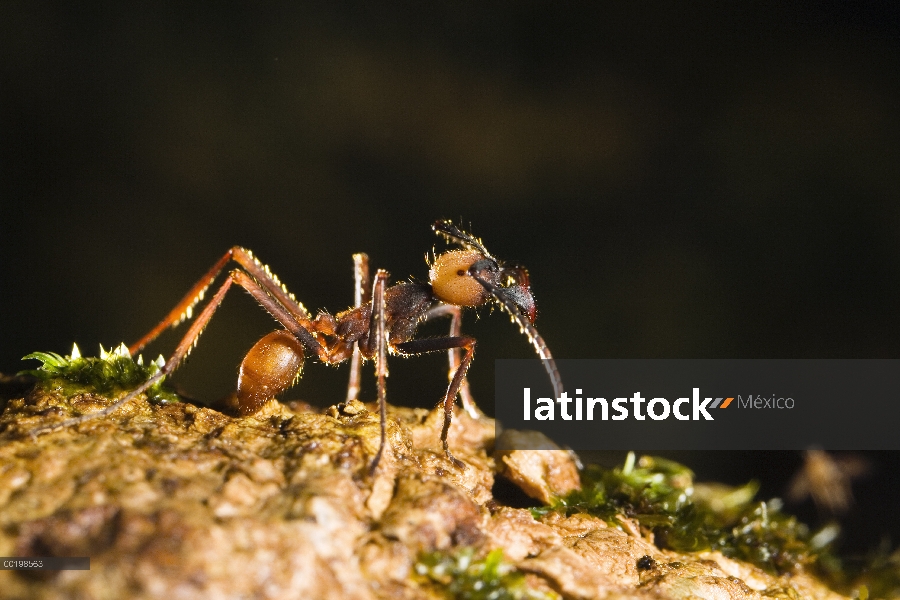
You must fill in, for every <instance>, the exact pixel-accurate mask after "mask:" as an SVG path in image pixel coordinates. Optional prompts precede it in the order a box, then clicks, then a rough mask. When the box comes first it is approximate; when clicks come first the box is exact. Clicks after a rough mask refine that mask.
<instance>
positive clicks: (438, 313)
mask: <svg viewBox="0 0 900 600" xmlns="http://www.w3.org/2000/svg"><path fill="white" fill-rule="evenodd" d="M447 315H449V316H450V334H449V337H459V336H460V334H461V333H462V307H459V306H455V305H453V304H441V305H439V306H435V307H434V308H431V309H429V310H428V312H426V313H425V317H424V320H425V321H428V320H430V319H434V318H437V317H445V316H447ZM459 352H460V350H459V348H451V349H450V350H448V351H447V354H448V355H449V359H450V370H449V371H448V372H447V378H448V379H449V380H451V381H452V380H453V375H454V374H455V373H456V372H457V371H458V370H459V364H460V358H459ZM459 399H460V400H461V401H462V405H463V409H465V411H466V412H467V413H469V416H470V417H472V418H473V419H478V418H479V417H481V413H480V412H479V410H478V407H477V406H475V399H474V398H473V397H472V391H471V390H470V389H469V380H468V379H466V378H465V377H464V378H463V380H462V383H461V384H460V386H459Z"/></svg>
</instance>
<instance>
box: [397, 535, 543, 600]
mask: <svg viewBox="0 0 900 600" xmlns="http://www.w3.org/2000/svg"><path fill="white" fill-rule="evenodd" d="M415 569H416V574H417V575H418V576H419V577H420V578H421V580H422V581H423V582H424V583H430V584H432V585H436V586H438V587H439V588H440V589H441V590H442V591H443V592H444V593H445V595H446V596H447V598H453V599H455V600H552V599H556V598H558V597H559V596H557V595H556V594H554V593H552V592H550V593H545V592H538V591H536V590H533V589H531V588H530V587H529V586H528V583H527V582H526V580H525V575H523V574H522V573H521V572H520V571H518V570H517V569H516V568H515V567H514V566H512V565H510V564H509V563H506V562H504V560H503V551H502V550H499V549H498V550H493V551H492V552H490V553H488V555H487V556H485V557H484V558H483V559H476V558H475V551H474V550H473V549H472V548H464V549H462V550H459V551H457V552H455V553H447V552H429V553H425V554H423V555H422V556H420V557H419V560H418V562H417V563H416V566H415Z"/></svg>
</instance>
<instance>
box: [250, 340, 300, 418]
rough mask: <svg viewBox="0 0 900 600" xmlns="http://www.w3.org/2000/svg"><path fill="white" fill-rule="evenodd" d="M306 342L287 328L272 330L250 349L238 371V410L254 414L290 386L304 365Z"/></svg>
mask: <svg viewBox="0 0 900 600" xmlns="http://www.w3.org/2000/svg"><path fill="white" fill-rule="evenodd" d="M303 359H304V353H303V346H302V345H301V344H300V342H299V341H298V340H297V338H296V337H294V336H293V335H291V334H290V333H289V332H287V331H284V330H279V331H273V332H272V333H270V334H268V335H267V336H265V337H264V338H262V339H261V340H259V341H258V342H256V344H254V346H253V348H251V349H250V352H248V353H247V356H245V357H244V360H243V362H241V369H240V373H239V375H238V385H237V400H238V412H240V413H241V414H242V415H245V416H246V415H252V414H253V413H255V412H256V411H258V410H259V409H260V408H262V406H263V404H265V403H266V402H268V401H269V400H271V399H272V398H274V397H275V396H277V395H278V394H280V393H281V392H283V391H284V390H286V389H288V388H289V387H290V386H291V385H292V384H293V383H294V381H296V380H297V377H298V376H299V375H300V369H302V368H303Z"/></svg>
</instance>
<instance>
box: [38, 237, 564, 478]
mask: <svg viewBox="0 0 900 600" xmlns="http://www.w3.org/2000/svg"><path fill="white" fill-rule="evenodd" d="M433 229H434V231H435V232H436V233H437V234H439V235H441V236H443V237H444V238H445V239H446V240H447V241H449V242H452V243H455V244H457V245H459V246H460V247H461V249H458V250H451V251H448V252H445V253H443V254H440V255H438V256H437V257H435V259H434V261H433V262H432V264H431V270H430V272H429V283H427V284H426V283H416V282H403V283H397V284H395V285H392V286H390V287H387V279H388V274H387V272H386V271H384V270H378V271H377V272H376V274H375V279H374V283H372V284H371V285H370V282H369V268H368V259H367V257H366V255H365V254H356V255H354V262H355V272H356V294H355V305H354V307H353V308H350V309H348V310H346V311H343V312H340V313H338V314H336V315H331V314H329V313H327V312H320V313H319V314H318V315H316V317H315V318H313V317H311V316H310V314H309V312H308V311H307V310H306V308H304V307H303V305H302V304H300V303H299V302H298V301H297V300H295V299H294V296H293V295H292V294H290V293H288V291H287V289H286V288H285V287H284V285H282V284H281V282H280V281H279V280H278V278H277V277H276V276H275V275H274V274H273V273H272V272H271V271H269V269H268V267H266V266H264V265H263V264H262V263H260V262H259V261H258V260H257V259H256V258H255V257H254V256H253V254H252V253H251V252H250V251H249V250H245V249H244V248H241V247H239V246H235V247H233V248H231V249H230V250H228V251H227V252H226V253H225V254H224V255H223V256H222V257H221V258H220V259H219V260H218V261H217V262H216V263H215V264H214V265H213V266H212V268H211V269H210V270H209V271H208V272H207V273H206V274H205V275H204V276H203V277H202V278H201V279H200V280H199V281H198V282H197V283H196V284H195V285H194V286H193V287H192V288H191V289H190V291H189V292H188V293H187V295H186V296H185V297H184V298H183V299H182V300H181V301H180V302H179V303H178V304H177V305H176V306H175V308H173V309H172V311H171V312H170V313H169V314H168V315H166V317H165V318H164V319H163V320H162V321H161V322H160V323H159V324H158V325H157V326H156V327H154V328H153V329H152V330H151V331H150V332H149V333H147V335H145V336H144V337H143V338H141V339H140V340H138V341H137V342H136V343H135V344H133V345H132V346H131V347H129V349H128V350H129V352H130V353H131V354H132V355H135V354H136V353H137V352H139V351H140V350H141V349H142V348H143V347H144V346H146V345H147V344H148V343H150V342H151V341H152V340H153V339H155V338H156V337H157V336H158V335H159V334H160V333H161V332H162V331H163V330H164V329H166V328H167V327H170V326H174V325H177V324H178V323H180V322H181V321H183V320H185V319H188V318H190V317H191V316H192V313H193V308H194V306H195V305H196V304H197V303H198V302H200V301H201V300H202V299H203V296H204V293H205V292H206V290H207V288H208V287H209V286H210V285H212V283H213V281H214V280H215V278H216V276H217V275H218V274H219V273H220V272H221V271H222V270H223V269H224V268H225V266H226V265H227V264H228V263H229V262H230V261H232V260H233V261H234V262H236V263H237V264H238V265H239V267H240V268H238V269H234V270H232V271H230V272H229V275H228V278H227V279H225V281H224V282H223V283H222V285H221V286H220V287H219V289H218V290H217V291H216V293H215V294H214V295H213V297H212V298H211V300H210V301H209V303H208V304H207V305H206V306H205V307H204V308H203V310H202V311H200V313H199V315H198V316H197V318H196V320H195V321H194V322H193V323H192V324H191V326H190V328H189V329H188V331H187V332H186V333H185V335H184V337H183V338H182V339H181V341H180V342H179V344H178V346H177V348H176V349H175V352H174V353H173V354H172V356H171V357H170V358H169V360H168V361H167V362H166V363H165V365H164V366H163V367H162V368H161V369H160V371H159V373H157V374H156V375H154V376H153V377H152V378H150V379H149V380H148V381H147V382H146V383H144V384H142V385H141V386H140V387H138V388H137V389H135V390H132V391H131V392H130V393H129V394H127V395H126V396H125V397H123V398H122V399H121V400H119V401H117V402H116V403H114V404H113V405H111V406H109V407H108V408H105V409H104V410H102V411H99V412H97V413H92V414H90V415H84V416H81V417H78V418H75V419H70V420H69V421H66V422H63V423H60V424H58V425H56V426H54V427H53V428H54V429H55V428H58V427H61V426H66V425H68V424H72V423H77V422H81V421H84V420H87V419H90V418H95V417H97V416H101V415H106V414H110V413H112V412H113V411H115V410H116V409H118V408H119V407H120V406H122V405H123V404H125V403H126V402H128V401H130V400H131V399H133V398H135V397H136V396H138V395H139V394H140V393H142V392H143V391H145V390H146V389H148V388H149V387H150V386H152V385H154V384H155V383H156V382H157V381H159V380H160V379H161V378H162V377H165V376H166V375H167V374H169V373H171V372H172V371H174V370H175V369H176V368H177V367H178V365H179V364H180V363H181V362H182V360H183V359H184V357H185V356H186V355H187V353H188V352H189V351H190V349H191V348H192V347H193V346H194V344H195V343H196V342H197V339H198V337H199V336H200V334H201V333H202V331H203V328H204V327H205V326H206V325H207V323H208V322H209V320H210V318H211V317H212V315H213V313H214V312H215V311H216V309H217V308H218V307H219V305H220V304H221V303H222V300H223V298H224V297H225V294H226V292H227V291H228V290H229V288H230V287H231V286H232V285H233V284H238V285H240V286H241V287H243V288H244V289H245V290H247V291H248V292H249V293H250V294H251V295H252V296H253V297H254V298H255V299H256V301H257V302H259V304H260V305H261V306H262V307H263V308H265V309H266V310H267V311H268V312H269V313H270V314H271V315H272V316H273V317H275V319H276V320H278V322H279V323H280V324H281V326H282V327H283V328H284V329H280V330H277V331H274V332H272V333H270V334H268V335H266V336H265V337H263V338H262V339H261V340H260V341H258V342H257V343H256V344H255V345H254V346H253V347H252V348H251V349H250V351H249V352H248V353H247V355H246V356H245V357H244V359H243V361H242V362H241V367H240V373H239V376H238V385H237V402H238V411H239V412H240V413H241V414H244V415H250V414H253V413H255V412H256V411H258V410H259V409H260V408H261V407H262V405H263V404H265V403H266V402H268V401H269V400H270V399H272V398H274V397H275V396H277V395H278V394H280V393H281V392H283V391H285V390H286V389H287V388H288V387H289V386H290V385H292V384H293V382H294V381H295V380H296V379H297V377H298V375H299V373H300V370H301V368H302V366H303V362H304V359H305V357H306V356H307V355H314V356H316V357H318V359H319V360H320V361H322V362H324V363H328V364H336V363H340V362H342V361H345V360H350V361H351V369H350V384H349V386H348V392H347V399H348V401H349V400H354V399H356V396H357V394H358V392H359V370H360V357H363V358H366V359H375V372H376V376H377V382H378V401H379V407H380V413H381V444H380V446H379V449H378V453H377V455H376V456H375V458H374V460H373V461H372V469H373V470H374V469H375V468H376V467H377V465H378V461H379V460H380V458H381V454H382V452H383V451H384V444H385V398H386V393H385V377H386V375H387V364H386V356H387V353H388V352H391V353H392V354H399V355H403V356H412V355H417V354H424V353H428V352H438V351H449V354H450V369H451V376H450V384H449V386H448V387H447V392H446V394H445V395H444V398H443V400H442V401H441V402H442V404H443V409H444V422H443V428H442V430H441V442H442V444H443V449H444V452H445V453H446V455H447V457H448V458H449V459H451V460H452V461H453V462H454V464H456V465H458V466H461V463H460V462H459V461H457V460H456V459H455V458H453V456H452V454H451V453H450V448H449V446H448V444H447V433H448V430H449V427H450V422H451V419H452V416H453V405H454V403H455V401H456V397H457V395H459V396H460V397H461V400H462V403H463V407H464V408H465V409H466V410H467V411H469V412H470V413H472V414H476V413H475V408H474V403H473V401H472V398H471V396H470V394H469V391H468V387H467V386H466V384H465V376H466V372H467V370H468V368H469V365H470V364H471V362H472V356H473V354H474V352H475V339H474V338H472V337H469V336H465V335H461V334H460V327H461V322H462V321H461V317H462V309H463V308H466V307H477V306H482V305H485V304H488V303H495V304H498V305H499V306H500V307H501V308H503V309H504V310H505V311H507V312H508V313H509V314H510V315H511V316H512V318H513V320H514V321H515V322H516V323H517V324H518V325H519V327H520V329H521V331H522V332H523V333H525V334H526V335H527V336H528V339H529V340H530V342H531V344H532V346H533V347H534V349H535V351H536V352H537V354H538V356H539V357H540V358H541V359H543V362H544V366H545V369H546V370H547V373H548V374H549V376H550V379H551V382H552V384H553V387H554V393H555V394H556V396H557V397H558V396H560V395H561V392H562V382H561V381H560V377H559V373H558V371H557V369H556V365H555V363H554V362H553V358H552V356H551V355H550V350H549V349H548V348H547V345H546V344H545V343H544V340H543V339H542V338H541V336H540V335H539V334H538V332H537V330H536V329H535V328H534V325H533V321H534V318H535V314H536V307H535V303H534V297H533V296H532V294H531V287H530V285H529V279H528V272H527V271H526V270H525V269H523V268H521V267H516V266H505V265H504V264H503V263H502V262H500V261H499V260H497V259H496V258H494V257H493V256H491V254H490V253H488V251H487V250H486V249H485V248H484V246H483V245H482V243H481V241H480V240H478V239H477V238H475V237H473V236H472V235H470V234H468V233H466V232H464V231H462V230H460V229H459V228H457V227H456V226H455V225H453V224H452V223H451V222H450V221H437V222H435V223H434V225H433ZM442 316H449V317H451V324H450V334H449V336H447V337H440V338H425V339H414V336H415V333H416V328H417V326H418V325H419V323H422V322H423V321H426V320H429V319H432V318H435V317H442Z"/></svg>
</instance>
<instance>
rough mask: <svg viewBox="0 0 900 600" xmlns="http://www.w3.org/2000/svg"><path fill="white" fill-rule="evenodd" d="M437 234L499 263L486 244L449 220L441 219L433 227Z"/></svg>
mask: <svg viewBox="0 0 900 600" xmlns="http://www.w3.org/2000/svg"><path fill="white" fill-rule="evenodd" d="M431 228H432V229H433V230H434V232H435V233H437V234H439V235H442V236H444V238H445V239H446V240H447V241H448V242H456V243H457V244H459V245H460V246H462V247H463V248H465V249H467V250H476V251H477V252H478V253H480V254H481V255H482V256H484V257H485V258H489V259H491V260H493V261H494V262H498V261H497V259H496V258H494V257H493V256H491V253H490V252H488V251H487V248H485V247H484V244H482V243H481V240H479V239H478V238H477V237H475V236H474V235H472V234H470V233H466V232H465V231H463V230H462V229H460V228H459V227H457V226H456V225H454V224H453V222H452V221H450V220H449V219H439V220H437V221H435V222H434V224H433V225H432V226H431Z"/></svg>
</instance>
